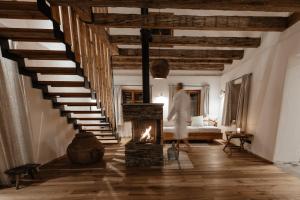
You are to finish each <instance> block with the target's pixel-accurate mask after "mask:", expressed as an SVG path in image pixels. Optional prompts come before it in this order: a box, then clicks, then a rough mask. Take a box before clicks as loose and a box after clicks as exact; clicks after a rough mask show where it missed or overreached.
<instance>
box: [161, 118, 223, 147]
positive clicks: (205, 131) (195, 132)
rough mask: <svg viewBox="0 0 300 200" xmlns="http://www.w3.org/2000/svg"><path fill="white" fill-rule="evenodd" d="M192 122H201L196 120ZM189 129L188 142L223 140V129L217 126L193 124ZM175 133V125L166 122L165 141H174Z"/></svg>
mask: <svg viewBox="0 0 300 200" xmlns="http://www.w3.org/2000/svg"><path fill="white" fill-rule="evenodd" d="M192 120H194V121H195V120H199V117H198V119H197V118H195V119H192ZM187 129H188V140H205V141H210V142H212V141H213V140H215V139H222V132H221V129H220V128H218V127H216V126H211V125H204V124H203V122H201V123H199V124H197V123H193V121H192V125H191V126H188V127H187ZM174 132H175V126H174V123H171V124H170V123H169V122H166V123H165V122H164V127H163V139H164V141H170V140H174V136H173V133H174Z"/></svg>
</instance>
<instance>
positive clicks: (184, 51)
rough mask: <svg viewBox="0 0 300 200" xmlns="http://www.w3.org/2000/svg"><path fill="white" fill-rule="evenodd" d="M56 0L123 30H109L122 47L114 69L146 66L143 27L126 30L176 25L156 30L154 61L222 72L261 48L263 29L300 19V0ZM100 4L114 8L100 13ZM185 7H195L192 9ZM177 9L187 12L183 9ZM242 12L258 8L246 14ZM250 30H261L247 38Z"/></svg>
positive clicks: (94, 20) (279, 27)
mask: <svg viewBox="0 0 300 200" xmlns="http://www.w3.org/2000/svg"><path fill="white" fill-rule="evenodd" d="M50 1H51V3H52V4H54V5H56V4H57V5H71V6H73V7H75V8H76V9H79V8H80V12H78V14H79V15H80V17H81V20H83V21H88V22H90V23H93V24H95V25H96V26H100V27H106V28H108V30H112V28H113V29H114V30H118V31H117V34H116V32H111V34H110V35H109V40H110V42H111V44H113V45H115V46H116V47H118V53H116V54H115V55H113V56H112V65H113V67H114V69H141V49H140V41H141V38H140V36H139V35H138V33H139V32H138V31H136V32H135V34H133V33H131V32H126V31H128V30H129V29H128V28H131V29H135V30H138V29H140V28H141V27H144V28H149V29H170V30H171V34H170V35H153V37H152V41H151V42H150V48H151V49H150V62H151V61H153V60H155V59H158V58H160V57H161V58H166V59H168V61H169V63H170V67H171V70H216V71H220V70H223V69H224V66H225V65H226V66H229V65H230V64H232V63H233V61H234V60H240V59H242V58H243V56H244V50H246V49H247V48H258V47H259V46H260V44H261V38H260V35H261V34H260V33H259V32H283V31H285V30H286V29H288V28H289V27H290V26H292V25H293V24H295V23H296V22H298V21H299V20H300V14H299V13H300V1H299V0H285V1H282V0H228V1H218V0H211V1H206V0H186V1H182V0H127V1H126V4H124V1H123V0H81V1H77V0H50ZM98 7H110V8H109V9H108V11H109V12H107V13H105V12H104V13H103V12H97V9H98ZM114 7H116V8H114ZM120 7H127V8H129V10H131V11H132V10H134V9H135V11H138V8H145V7H146V8H153V9H161V10H159V12H157V11H156V12H151V13H150V14H149V15H148V16H141V15H139V14H131V13H130V12H128V9H127V12H126V9H124V10H125V12H123V11H124V10H122V9H120ZM164 9H168V10H164ZM182 9H193V10H191V11H190V12H191V13H189V11H186V10H182ZM195 10H199V12H198V13H197V11H195ZM216 10H221V11H227V12H220V11H219V12H218V11H216ZM173 11H174V12H173ZM177 11H185V12H179V14H178V13H176V12H177ZM241 11H253V12H249V14H248V15H245V13H244V12H241ZM134 13H139V12H134ZM181 13H185V14H184V15H183V14H181ZM203 13H206V14H207V15H206V16H205V14H203ZM215 13H217V14H215ZM220 13H222V15H220ZM223 13H224V14H223ZM187 14H188V15H187ZM190 14H193V15H190ZM178 30H181V31H186V32H187V33H188V31H195V30H198V31H199V30H201V31H204V33H203V34H201V36H200V35H199V36H197V35H195V34H191V35H188V34H187V35H184V36H182V35H180V34H179V35H176V31H178ZM211 31H215V32H220V31H222V32H227V31H228V33H229V34H225V35H222V34H221V33H220V34H217V35H221V36H212V35H210V34H205V32H211ZM245 32H254V33H256V34H252V35H255V36H251V37H249V36H247V37H245V36H243V35H245V34H243V33H245ZM230 33H233V34H232V35H231V34H230ZM239 33H242V34H240V35H239ZM257 33H258V34H257ZM228 36H229V37H228Z"/></svg>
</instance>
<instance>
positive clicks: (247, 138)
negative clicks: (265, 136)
mask: <svg viewBox="0 0 300 200" xmlns="http://www.w3.org/2000/svg"><path fill="white" fill-rule="evenodd" d="M225 134H226V139H227V141H226V144H225V146H224V148H223V151H224V152H225V153H228V152H226V149H227V148H229V154H230V155H231V154H232V149H240V150H241V151H244V150H245V148H244V144H245V143H246V142H249V143H251V140H252V138H253V134H250V133H244V132H241V133H236V132H232V131H228V132H225ZM232 139H239V140H240V146H235V145H232V144H231V140H232Z"/></svg>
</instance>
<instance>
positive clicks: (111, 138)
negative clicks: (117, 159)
mask: <svg viewBox="0 0 300 200" xmlns="http://www.w3.org/2000/svg"><path fill="white" fill-rule="evenodd" d="M96 138H97V139H98V140H116V137H115V136H106V137H101V136H96Z"/></svg>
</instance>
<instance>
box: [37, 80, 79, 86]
mask: <svg viewBox="0 0 300 200" xmlns="http://www.w3.org/2000/svg"><path fill="white" fill-rule="evenodd" d="M38 82H39V83H40V84H44V85H51V86H52V87H84V86H85V84H84V82H83V81H41V80H39V81H38Z"/></svg>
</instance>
